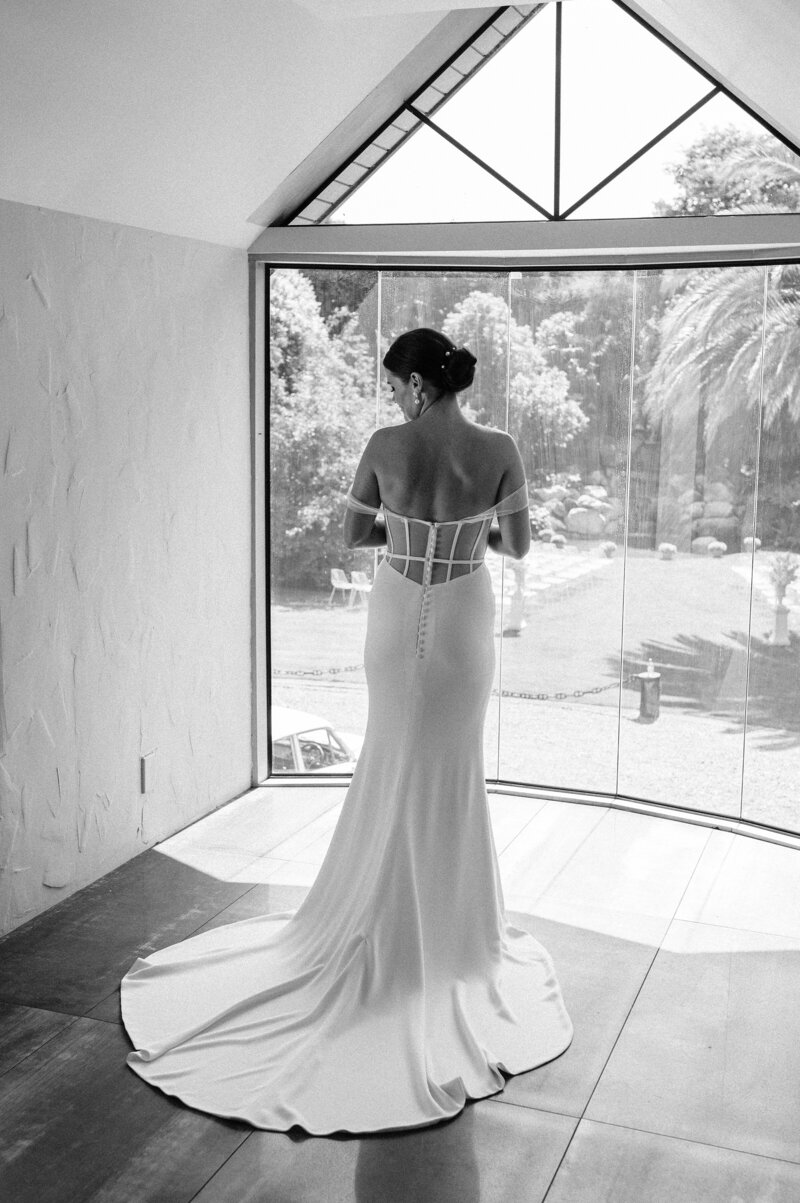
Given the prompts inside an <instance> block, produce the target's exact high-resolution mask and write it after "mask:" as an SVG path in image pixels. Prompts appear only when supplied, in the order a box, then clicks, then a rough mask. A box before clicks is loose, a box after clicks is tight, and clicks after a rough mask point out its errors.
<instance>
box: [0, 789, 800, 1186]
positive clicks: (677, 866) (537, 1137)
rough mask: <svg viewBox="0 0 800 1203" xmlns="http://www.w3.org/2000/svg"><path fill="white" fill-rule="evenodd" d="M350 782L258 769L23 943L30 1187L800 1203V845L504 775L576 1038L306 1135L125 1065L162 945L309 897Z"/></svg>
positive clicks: (3, 1170)
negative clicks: (465, 1085) (472, 1099)
mask: <svg viewBox="0 0 800 1203" xmlns="http://www.w3.org/2000/svg"><path fill="white" fill-rule="evenodd" d="M342 793H343V791H342V790H341V789H336V788H332V787H325V788H301V787H288V786H285V787H283V788H277V787H276V788H274V789H273V788H265V789H261V790H256V791H253V793H252V794H250V795H248V796H247V797H246V798H243V799H239V800H237V801H236V802H234V803H231V805H229V806H227V807H225V808H223V810H221V811H219V812H217V814H215V815H212V816H210V817H209V818H208V819H205V820H203V821H201V822H200V823H197V824H195V825H194V826H193V827H191V828H188V829H187V830H186V831H184V832H182V833H180V834H179V835H177V836H174V837H173V838H172V839H170V840H168V841H166V842H165V843H164V844H162V845H160V847H159V848H158V849H151V850H150V851H148V852H146V853H144V854H143V855H141V856H139V857H137V858H136V860H134V861H131V862H129V863H128V864H127V865H124V866H122V867H121V868H120V869H117V870H116V871H115V872H113V873H111V874H109V875H108V876H107V877H105V878H103V879H102V880H101V881H99V882H97V883H96V884H95V885H93V886H91V887H89V888H88V889H86V890H83V891H82V892H81V893H80V894H76V895H74V896H73V897H72V898H69V899H67V900H66V901H65V902H64V903H62V904H61V905H60V906H58V907H55V908H53V909H52V910H50V911H48V912H47V913H45V914H44V915H42V916H40V917H39V918H38V919H35V920H33V921H32V922H31V923H29V924H28V925H27V926H26V927H24V928H20V929H18V930H17V931H16V932H13V933H12V934H11V935H10V936H8V937H6V939H5V940H4V941H2V942H0V1197H2V1198H3V1199H4V1200H5V1199H8V1200H9V1203H28V1201H31V1203H34V1201H35V1203H48V1201H52V1203H99V1201H102V1203H117V1201H118V1203H123V1201H124V1203H131V1201H135V1203H140V1201H142V1203H144V1201H147V1200H159V1201H161V1203H189V1200H198V1201H202V1203H245V1201H247V1200H253V1201H255V1200H258V1201H259V1203H270V1201H272V1200H275V1201H276V1203H278V1201H280V1203H311V1201H319V1203H340V1201H341V1203H346V1201H350V1200H355V1201H357V1203H391V1201H393V1200H409V1201H413V1203H440V1201H441V1203H450V1201H453V1203H455V1201H458V1203H473V1201H475V1203H477V1201H478V1200H480V1201H481V1203H493V1201H494V1200H498V1201H502V1203H517V1201H519V1203H522V1201H525V1203H539V1201H541V1200H544V1199H546V1200H547V1203H733V1201H734V1200H736V1203H767V1201H769V1203H783V1201H785V1203H796V1201H797V1200H798V1199H800V1008H798V1006H797V999H798V997H800V852H796V851H794V850H792V849H789V848H783V847H779V846H776V845H772V844H768V843H764V842H760V841H757V840H754V839H749V838H746V837H744V836H740V835H731V834H729V833H725V832H720V831H711V830H709V829H706V828H703V827H696V826H691V825H688V824H681V823H677V822H674V821H671V820H667V819H660V818H649V817H646V816H643V815H638V814H630V813H626V812H623V811H617V810H612V809H607V808H603V807H591V806H579V805H576V804H568V803H564V802H543V801H540V800H537V801H532V800H529V799H524V798H514V797H506V796H500V795H497V796H493V797H492V799H491V810H492V819H493V823H494V831H495V842H496V844H497V849H498V853H499V855H500V863H501V868H502V872H503V881H504V887H505V890H506V901H507V905H508V908H509V910H510V911H513V913H514V919H515V921H516V922H517V923H518V924H520V925H524V926H526V927H529V928H530V929H531V930H532V931H534V932H535V933H536V935H537V937H539V938H540V939H541V940H542V942H543V943H544V944H545V945H546V947H547V948H548V949H549V950H550V952H551V954H552V956H553V958H554V960H555V963H556V967H557V970H558V973H559V977H560V980H561V984H562V988H563V991H564V996H565V999H566V1001H567V1005H568V1007H569V1010H570V1013H571V1015H572V1019H573V1022H574V1025H575V1038H574V1041H573V1043H572V1045H571V1047H570V1048H569V1049H568V1050H567V1052H566V1053H565V1054H564V1055H563V1056H562V1057H560V1058H558V1059H557V1060H556V1061H554V1062H552V1063H551V1064H550V1065H547V1066H544V1067H542V1068H541V1069H539V1070H535V1071H534V1072H533V1073H530V1074H526V1075H521V1076H520V1077H517V1078H513V1079H512V1080H511V1081H509V1083H508V1085H507V1086H506V1089H505V1090H504V1092H503V1094H502V1095H500V1096H497V1097H496V1098H494V1099H491V1100H488V1101H484V1102H480V1103H477V1104H475V1105H473V1106H470V1107H468V1108H467V1110H466V1111H465V1112H464V1113H463V1114H462V1115H461V1116H460V1117H458V1118H457V1119H456V1120H454V1121H452V1122H451V1123H449V1124H445V1125H442V1126H439V1127H436V1128H431V1129H427V1130H423V1131H417V1132H404V1133H396V1134H389V1135H386V1134H384V1135H381V1136H374V1137H368V1138H365V1139H356V1138H352V1137H343V1138H333V1139H323V1138H315V1137H307V1136H304V1135H303V1134H299V1135H298V1134H292V1135H283V1134H278V1133H270V1132H258V1131H253V1130H251V1129H250V1128H248V1127H246V1126H244V1125H241V1124H237V1123H230V1122H227V1121H223V1120H217V1119H215V1118H212V1117H210V1116H206V1115H202V1114H200V1113H198V1112H194V1111H191V1110H189V1109H188V1108H185V1107H183V1106H182V1105H181V1104H179V1103H176V1102H174V1101H173V1100H171V1099H168V1098H166V1097H165V1096H163V1095H161V1094H160V1093H159V1092H158V1091H156V1090H153V1089H151V1088H149V1087H148V1086H147V1085H145V1083H143V1082H142V1081H141V1080H140V1079H139V1078H137V1077H136V1076H135V1075H134V1074H132V1073H131V1072H130V1071H129V1070H128V1069H127V1068H126V1066H125V1056H126V1053H127V1051H128V1047H129V1045H128V1042H127V1038H126V1036H125V1033H124V1031H123V1029H122V1028H121V1026H120V1022H119V1006H118V991H117V985H118V982H119V978H120V976H121V975H122V974H123V973H124V972H125V970H126V969H127V968H128V967H129V965H130V964H131V963H132V961H133V960H134V959H135V958H136V956H137V955H140V954H142V953H146V952H147V951H149V950H152V949H155V948H158V947H162V946H164V945H166V944H171V943H174V942H175V941H177V940H180V939H183V938H185V937H186V936H188V935H190V934H192V933H193V932H196V931H198V930H199V929H200V928H202V927H207V926H215V925H218V924H221V923H228V922H231V921H232V920H235V919H239V918H245V917H247V916H250V915H253V914H258V913H262V912H264V911H269V910H285V909H288V908H291V907H293V906H296V905H297V904H298V902H299V901H300V900H301V899H302V898H303V896H304V894H305V892H306V890H307V888H308V885H309V884H310V883H311V882H312V881H313V879H314V874H315V872H316V870H317V867H318V866H319V864H320V862H321V860H322V857H323V856H324V853H325V849H326V847H327V842H328V840H329V838H330V835H331V831H332V830H333V825H334V823H335V821H336V816H337V813H338V807H339V805H340V802H341V798H342Z"/></svg>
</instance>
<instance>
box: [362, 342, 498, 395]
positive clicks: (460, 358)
mask: <svg viewBox="0 0 800 1203" xmlns="http://www.w3.org/2000/svg"><path fill="white" fill-rule="evenodd" d="M477 362H478V361H477V359H476V358H475V356H474V355H473V354H472V352H471V351H468V350H467V348H466V347H457V346H455V344H454V343H451V342H450V339H449V338H447V336H446V335H444V334H440V333H439V331H438V330H429V329H428V328H427V327H426V326H422V327H420V329H418V330H408V331H406V333H405V334H401V335H400V337H399V338H396V339H395V340H394V342H393V343H392V345H391V347H390V348H389V350H388V351H387V352H386V354H385V355H384V357H383V366H384V367H385V368H386V371H387V372H392V373H393V374H394V375H395V376H399V377H400V379H401V380H403V381H405V382H406V383H407V382H408V380H409V378H410V376H411V373H412V372H419V374H420V376H421V377H422V379H423V380H430V382H431V384H432V385H434V387H435V388H440V389H442V391H443V392H445V393H460V392H461V391H462V390H463V389H465V388H469V386H470V385H471V384H472V381H473V379H474V377H475V364H476V363H477Z"/></svg>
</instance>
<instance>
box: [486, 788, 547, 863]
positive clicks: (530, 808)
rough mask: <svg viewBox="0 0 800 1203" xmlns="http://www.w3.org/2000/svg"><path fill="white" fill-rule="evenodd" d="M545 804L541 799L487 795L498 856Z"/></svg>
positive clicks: (511, 795)
mask: <svg viewBox="0 0 800 1203" xmlns="http://www.w3.org/2000/svg"><path fill="white" fill-rule="evenodd" d="M546 805H547V803H546V802H545V800H544V799H543V798H516V797H514V795H513V794H491V793H490V794H489V816H490V818H491V820H492V834H493V836H494V846H495V848H496V849H497V854H498V856H499V855H500V853H501V852H505V850H506V848H507V847H508V846H509V844H510V843H511V842H512V840H515V839H516V838H517V836H518V835H521V834H522V832H523V831H524V830H525V828H526V827H527V826H528V824H529V823H530V822H531V820H532V819H533V818H534V817H535V816H536V815H537V814H538V813H539V811H540V810H542V808H543V807H544V806H546Z"/></svg>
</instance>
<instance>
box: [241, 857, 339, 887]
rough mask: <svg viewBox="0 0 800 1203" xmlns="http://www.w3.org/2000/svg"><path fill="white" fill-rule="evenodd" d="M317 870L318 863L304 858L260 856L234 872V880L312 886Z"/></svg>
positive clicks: (262, 883) (254, 883)
mask: <svg viewBox="0 0 800 1203" xmlns="http://www.w3.org/2000/svg"><path fill="white" fill-rule="evenodd" d="M318 872H319V865H313V864H311V862H310V861H304V860H276V859H275V858H274V857H272V856H262V857H260V858H259V860H256V861H253V863H252V864H250V865H248V866H247V868H246V869H242V870H241V872H239V873H237V874H236V880H237V881H241V882H249V883H250V884H251V885H258V884H261V885H277V886H303V887H305V888H306V889H307V888H308V887H309V886H312V885H313V884H314V882H315V880H316V877H317V873H318Z"/></svg>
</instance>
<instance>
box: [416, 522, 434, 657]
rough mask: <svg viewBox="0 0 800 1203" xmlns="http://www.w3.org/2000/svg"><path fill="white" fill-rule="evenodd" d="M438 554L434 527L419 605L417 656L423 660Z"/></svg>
mask: <svg viewBox="0 0 800 1203" xmlns="http://www.w3.org/2000/svg"><path fill="white" fill-rule="evenodd" d="M435 552H436V526H435V525H432V526H431V528H430V530H429V531H428V542H427V545H426V547H425V564H424V566H423V570H422V597H421V599H420V605H419V620H418V622H417V647H416V654H417V656H418V658H419V659H422V656H423V653H424V651H425V624H426V622H427V618H428V604H429V602H430V590H431V574H432V572H433V557H434V554H435Z"/></svg>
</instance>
